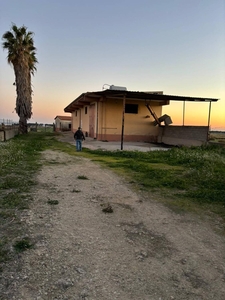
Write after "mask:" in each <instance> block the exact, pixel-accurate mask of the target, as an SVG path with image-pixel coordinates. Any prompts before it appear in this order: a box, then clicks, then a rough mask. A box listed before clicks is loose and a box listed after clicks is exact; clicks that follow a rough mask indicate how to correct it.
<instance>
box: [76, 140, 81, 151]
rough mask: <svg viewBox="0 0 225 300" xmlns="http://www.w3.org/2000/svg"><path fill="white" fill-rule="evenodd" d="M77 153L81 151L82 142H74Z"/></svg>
mask: <svg viewBox="0 0 225 300" xmlns="http://www.w3.org/2000/svg"><path fill="white" fill-rule="evenodd" d="M76 149H77V151H82V140H76Z"/></svg>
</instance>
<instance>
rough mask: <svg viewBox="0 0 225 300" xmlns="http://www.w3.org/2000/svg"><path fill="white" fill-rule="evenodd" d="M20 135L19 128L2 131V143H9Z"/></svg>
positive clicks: (0, 137) (0, 132) (0, 139)
mask: <svg viewBox="0 0 225 300" xmlns="http://www.w3.org/2000/svg"><path fill="white" fill-rule="evenodd" d="M15 135H18V128H13V129H6V130H1V131H0V142H4V141H8V140H10V139H12V138H14V136H15Z"/></svg>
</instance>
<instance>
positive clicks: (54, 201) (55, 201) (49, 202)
mask: <svg viewBox="0 0 225 300" xmlns="http://www.w3.org/2000/svg"><path fill="white" fill-rule="evenodd" d="M47 203H48V204H50V205H57V204H59V201H58V200H48V202H47Z"/></svg>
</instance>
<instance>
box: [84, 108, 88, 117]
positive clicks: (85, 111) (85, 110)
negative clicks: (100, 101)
mask: <svg viewBox="0 0 225 300" xmlns="http://www.w3.org/2000/svg"><path fill="white" fill-rule="evenodd" d="M84 113H85V115H86V114H87V106H85V108H84Z"/></svg>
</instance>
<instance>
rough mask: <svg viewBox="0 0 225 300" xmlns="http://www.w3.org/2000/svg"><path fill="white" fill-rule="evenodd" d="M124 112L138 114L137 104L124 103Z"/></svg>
mask: <svg viewBox="0 0 225 300" xmlns="http://www.w3.org/2000/svg"><path fill="white" fill-rule="evenodd" d="M125 113H126V114H138V104H125Z"/></svg>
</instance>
